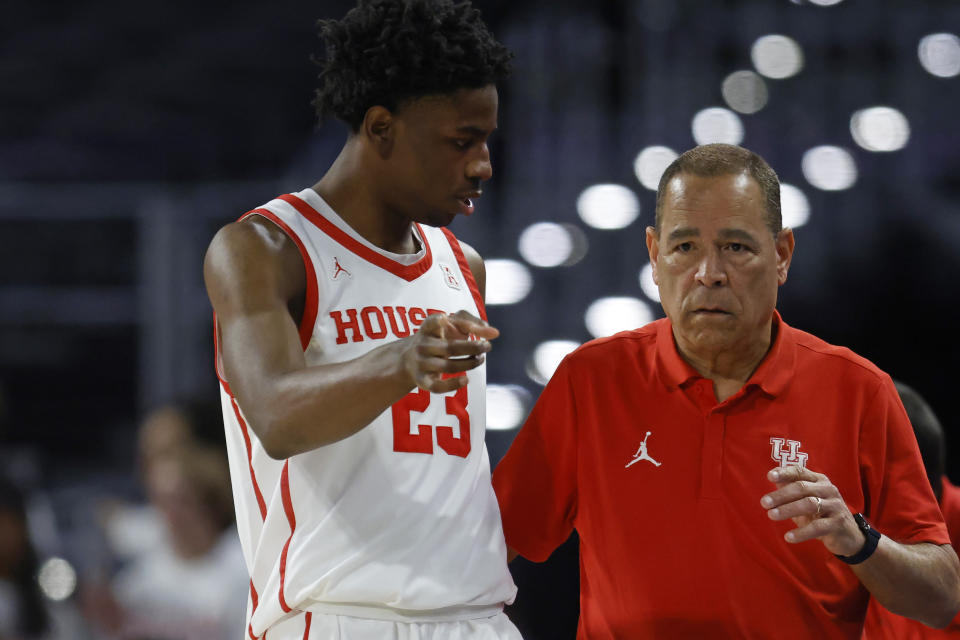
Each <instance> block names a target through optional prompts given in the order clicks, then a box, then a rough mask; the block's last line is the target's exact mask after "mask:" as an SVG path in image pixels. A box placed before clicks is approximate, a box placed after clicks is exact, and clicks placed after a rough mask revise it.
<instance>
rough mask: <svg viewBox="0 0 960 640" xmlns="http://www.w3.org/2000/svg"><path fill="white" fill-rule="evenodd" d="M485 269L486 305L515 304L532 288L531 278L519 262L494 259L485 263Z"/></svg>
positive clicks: (528, 271) (527, 270)
mask: <svg viewBox="0 0 960 640" xmlns="http://www.w3.org/2000/svg"><path fill="white" fill-rule="evenodd" d="M486 268H487V269H486V270H487V295H486V304H488V305H496V304H515V303H517V302H520V301H521V300H523V299H524V298H526V297H527V294H528V293H530V289H532V288H533V276H531V275H530V270H529V269H527V268H526V267H525V266H524V265H523V263H521V262H517V261H516V260H507V259H497V258H494V259H491V260H487V261H486Z"/></svg>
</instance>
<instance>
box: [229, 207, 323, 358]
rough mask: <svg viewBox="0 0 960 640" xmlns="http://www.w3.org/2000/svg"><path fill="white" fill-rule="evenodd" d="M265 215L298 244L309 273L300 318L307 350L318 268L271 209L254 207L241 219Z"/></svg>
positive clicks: (311, 331) (301, 342) (314, 320)
mask: <svg viewBox="0 0 960 640" xmlns="http://www.w3.org/2000/svg"><path fill="white" fill-rule="evenodd" d="M254 214H256V215H259V216H263V217H264V218H266V219H267V220H269V221H270V222H272V223H273V224H275V225H277V226H278V227H280V228H281V229H282V230H283V232H284V233H286V234H287V235H288V236H289V237H290V239H291V240H293V242H294V244H296V245H297V249H299V250H300V257H302V258H303V268H304V270H305V271H306V274H307V297H306V300H305V301H304V303H303V318H301V320H300V346H301V347H303V350H304V351H306V350H307V345H309V344H310V338H311V337H312V336H313V325H314V323H316V321H317V300H318V298H319V292H318V286H317V270H316V269H314V268H313V261H312V260H310V254H308V253H307V248H306V247H305V246H303V241H301V240H300V238H299V237H297V234H295V233H294V232H293V230H292V229H291V228H290V227H288V226H287V223H285V222H284V221H283V220H281V219H280V217H279V216H277V214H275V213H273V212H272V211H270V210H269V209H262V208H261V209H254V210H253V211H250V212H248V213H246V214H244V215H243V217H242V218H240V219H241V220H244V219H245V218H247V217H248V216H252V215H254Z"/></svg>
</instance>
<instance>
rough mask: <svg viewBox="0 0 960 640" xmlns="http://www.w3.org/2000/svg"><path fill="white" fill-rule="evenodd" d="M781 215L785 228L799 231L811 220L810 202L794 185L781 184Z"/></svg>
mask: <svg viewBox="0 0 960 640" xmlns="http://www.w3.org/2000/svg"><path fill="white" fill-rule="evenodd" d="M780 215H781V219H782V223H783V226H784V227H790V228H791V229H797V228H799V227H802V226H803V225H805V224H806V223H807V220H809V219H810V202H809V201H808V200H807V196H806V195H804V193H803V191H801V190H800V189H798V188H797V187H795V186H793V185H792V184H784V183H780Z"/></svg>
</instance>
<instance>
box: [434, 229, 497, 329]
mask: <svg viewBox="0 0 960 640" xmlns="http://www.w3.org/2000/svg"><path fill="white" fill-rule="evenodd" d="M440 230H441V231H443V234H444V235H445V236H447V242H449V243H450V248H451V249H452V250H453V255H454V256H456V258H457V264H458V265H459V266H460V273H462V274H463V279H464V280H466V282H467V286H468V287H469V288H470V293H471V294H473V301H474V302H475V303H476V305H477V311H478V312H479V313H480V319H481V320H483V321H484V322H486V321H487V308H486V305H484V303H483V296H481V295H480V287H478V286H477V281H476V279H474V277H473V271H472V270H471V269H470V263H469V262H467V257H466V256H465V255H463V248H462V247H461V246H460V241H459V240H457V237H456V236H455V235H453V232H452V231H450V230H449V229H447V228H446V227H441V229H440Z"/></svg>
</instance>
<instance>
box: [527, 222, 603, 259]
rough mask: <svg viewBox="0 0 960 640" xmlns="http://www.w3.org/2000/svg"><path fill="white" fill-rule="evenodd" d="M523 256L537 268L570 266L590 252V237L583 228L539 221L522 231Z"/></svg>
mask: <svg viewBox="0 0 960 640" xmlns="http://www.w3.org/2000/svg"><path fill="white" fill-rule="evenodd" d="M517 248H518V250H519V251H520V255H521V256H523V259H524V260H526V261H527V262H528V263H530V264H532V265H533V266H535V267H560V266H564V267H568V266H570V265H573V264H576V263H577V262H579V261H580V260H582V259H583V257H584V256H585V255H586V253H587V237H586V235H584V233H583V231H581V230H580V227H577V226H575V225H572V224H557V223H556V222H536V223H534V224H532V225H530V226H529V227H527V228H526V229H524V230H523V232H522V233H521V234H520V240H519V242H518V245H517Z"/></svg>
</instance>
